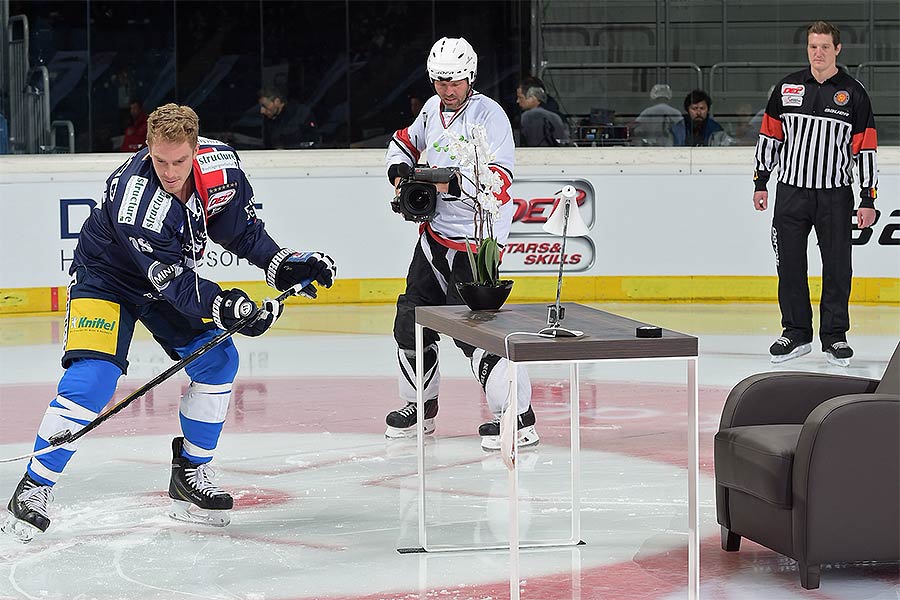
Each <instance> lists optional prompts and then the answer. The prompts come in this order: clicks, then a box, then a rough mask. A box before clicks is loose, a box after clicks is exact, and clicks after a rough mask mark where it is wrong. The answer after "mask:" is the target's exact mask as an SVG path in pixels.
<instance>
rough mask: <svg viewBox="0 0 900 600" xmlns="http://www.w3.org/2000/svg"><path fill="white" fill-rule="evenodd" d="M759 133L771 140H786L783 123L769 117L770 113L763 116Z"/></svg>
mask: <svg viewBox="0 0 900 600" xmlns="http://www.w3.org/2000/svg"><path fill="white" fill-rule="evenodd" d="M759 133H760V134H761V135H765V136H768V137H770V138H775V139H776V140H784V131H782V129H781V121H780V120H778V119H776V118H774V117H771V116H769V113H765V114H764V115H763V120H762V125H761V126H760V128H759Z"/></svg>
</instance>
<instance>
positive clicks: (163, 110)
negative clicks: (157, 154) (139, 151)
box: [147, 102, 200, 148]
mask: <svg viewBox="0 0 900 600" xmlns="http://www.w3.org/2000/svg"><path fill="white" fill-rule="evenodd" d="M199 134H200V117H198V116H197V113H195V112H194V109H193V108H191V107H190V106H179V105H178V104H174V103H171V102H170V103H169V104H165V105H163V106H160V107H159V108H157V109H156V110H154V111H153V112H152V113H150V116H149V117H147V144H148V145H150V144H153V143H154V142H171V143H173V144H180V143H181V142H187V143H188V144H190V146H191V148H193V147H194V146H196V145H197V137H198V136H199Z"/></svg>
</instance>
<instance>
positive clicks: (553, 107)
mask: <svg viewBox="0 0 900 600" xmlns="http://www.w3.org/2000/svg"><path fill="white" fill-rule="evenodd" d="M519 87H521V88H522V89H528V88H530V87H536V88H541V89H542V90H544V96H545V99H544V101H543V102H542V103H541V106H542V107H543V108H544V109H546V110H549V111H550V112H552V113H556V114H557V115H559V118H560V119H563V121H565V118H566V115H564V114H563V113H562V111H561V110H560V108H559V103H558V102H557V101H556V98H554V97H553V96H551V95H550V94H548V93H547V86H546V85H544V82H543V81H541V80H540V79H538V78H537V77H534V76H533V75H526V76H524V77H522V81H521V82H519Z"/></svg>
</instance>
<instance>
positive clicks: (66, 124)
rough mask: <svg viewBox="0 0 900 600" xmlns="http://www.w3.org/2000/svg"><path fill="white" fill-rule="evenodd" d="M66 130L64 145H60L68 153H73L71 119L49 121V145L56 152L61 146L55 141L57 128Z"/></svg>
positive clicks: (73, 140) (73, 126)
mask: <svg viewBox="0 0 900 600" xmlns="http://www.w3.org/2000/svg"><path fill="white" fill-rule="evenodd" d="M61 128H64V129H65V130H66V145H65V146H62V148H65V150H66V152H68V153H69V154H75V124H74V123H73V122H72V121H53V122H52V123H50V146H51V147H52V148H53V151H54V152H58V151H59V149H60V148H61V146H60V145H59V144H58V143H57V141H56V132H57V131H59V129H61Z"/></svg>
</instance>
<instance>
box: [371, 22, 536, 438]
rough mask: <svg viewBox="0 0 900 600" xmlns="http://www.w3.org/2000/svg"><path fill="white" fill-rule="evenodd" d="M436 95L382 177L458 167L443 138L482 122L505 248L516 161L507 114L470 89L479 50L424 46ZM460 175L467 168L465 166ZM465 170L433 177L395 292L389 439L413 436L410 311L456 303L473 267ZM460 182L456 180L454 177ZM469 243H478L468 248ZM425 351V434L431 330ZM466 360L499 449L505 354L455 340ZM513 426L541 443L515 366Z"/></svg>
mask: <svg viewBox="0 0 900 600" xmlns="http://www.w3.org/2000/svg"><path fill="white" fill-rule="evenodd" d="M426 67H427V70H428V77H429V78H430V79H431V82H432V84H433V85H434V90H435V92H436V93H435V95H434V96H432V97H431V98H430V99H429V100H428V101H427V102H425V105H424V106H423V107H422V110H421V112H420V113H419V115H418V116H417V117H416V119H415V121H413V123H412V125H410V126H409V127H407V128H405V129H401V130H399V131H397V132H396V133H395V134H394V136H393V139H392V140H391V143H390V145H389V147H388V151H387V155H386V160H385V162H386V163H387V166H388V179H389V180H390V181H391V183H393V184H394V186H395V187H396V186H397V185H398V184H399V183H400V179H401V174H403V173H405V172H407V168H408V167H411V166H413V165H416V164H425V165H427V166H430V167H458V166H459V164H458V163H459V161H458V159H457V157H455V156H453V155H452V153H451V152H448V151H447V146H448V140H450V139H458V138H459V137H460V136H463V137H465V138H466V139H469V140H471V139H472V137H473V127H475V126H481V127H483V128H484V131H485V133H486V136H487V140H488V144H489V146H490V152H491V154H493V155H494V157H495V158H494V161H493V162H492V163H491V164H490V168H491V170H492V171H494V172H496V173H497V174H499V176H500V178H501V180H502V182H503V185H502V189H501V190H500V192H499V193H496V196H497V199H498V200H499V201H500V202H501V209H500V218H499V219H494V222H493V227H494V230H493V231H494V237H496V238H497V241H498V243H499V244H500V245H501V246H502V245H503V244H505V243H506V239H507V237H508V236H509V229H510V226H511V224H512V217H513V212H514V206H513V203H512V202H511V201H510V197H509V193H508V189H509V186H510V184H511V183H512V179H513V167H514V162H515V156H514V144H513V136H512V127H511V126H510V123H509V119H508V117H507V116H506V113H505V112H504V111H503V109H502V108H501V107H500V105H499V104H497V103H496V102H495V101H494V100H492V99H490V98H488V97H487V96H485V95H483V94H480V93H478V92H477V91H475V89H474V88H473V84H474V82H475V76H476V73H477V70H478V68H477V67H478V57H477V55H476V54H475V51H474V50H473V49H472V46H471V45H470V44H469V43H468V42H467V41H466V40H465V39H464V38H441V39H440V40H438V41H437V42H436V43H435V44H434V46H433V47H432V48H431V52H430V53H429V55H428V60H427V63H426ZM463 175H466V173H465V172H463ZM472 180H474V178H473V177H472V174H471V173H468V177H466V176H464V177H461V178H453V179H452V180H451V182H450V183H449V184H447V183H445V184H438V186H437V189H438V192H439V193H438V201H437V210H436V213H435V214H434V216H433V217H432V218H431V220H430V221H428V222H425V223H423V224H422V225H421V226H420V232H419V233H420V235H419V240H418V242H417V244H416V247H415V250H414V252H413V257H412V262H411V263H410V265H409V273H408V275H407V279H406V282H407V283H406V290H405V292H404V293H403V294H402V295H401V296H400V297H399V298H398V299H397V314H396V317H395V320H394V339H395V340H396V342H397V346H398V350H397V356H398V362H399V367H400V375H399V377H398V381H399V388H400V389H399V391H400V399H401V400H402V401H403V403H404V406H403V407H401V408H400V409H399V410H395V411H392V412H390V413H388V415H387V418H386V419H385V420H386V422H387V430H386V432H385V435H386V436H387V437H388V438H403V437H412V436H414V435H415V424H416V420H417V415H416V389H415V381H416V379H415V377H416V375H415V374H416V367H415V358H416V353H415V309H416V306H440V305H455V304H463V303H464V302H463V300H462V298H461V297H460V295H459V293H458V292H457V290H456V283H457V282H464V281H472V280H473V274H472V271H471V267H470V265H469V261H468V257H467V255H466V243H467V241H466V238H468V239H469V240H474V239H476V236H475V222H474V217H475V209H474V206H473V203H472V202H471V201H466V200H465V198H467V197H468V198H472V197H474V196H475V189H474V185H473V184H472ZM460 181H461V182H462V183H460ZM472 250H473V251H474V250H476V248H475V247H474V246H472ZM424 335H425V339H424V344H425V351H424V360H425V364H424V365H423V367H424V373H425V378H424V381H425V390H424V393H425V415H424V424H425V433H432V432H434V418H435V416H436V415H437V412H438V388H439V385H440V372H439V360H438V344H437V341H438V334H437V333H436V332H435V331H432V330H430V329H426V330H425V332H424ZM456 345H457V346H459V348H460V349H461V350H462V351H463V352H464V353H465V355H466V356H467V357H468V358H469V359H470V361H471V365H472V372H473V374H474V375H475V377H476V378H477V379H478V380H479V382H480V383H481V386H482V388H483V389H484V392H485V396H486V397H487V402H488V407H489V408H490V410H491V412H492V413H493V414H494V416H495V419H494V420H492V421H490V422H488V423H484V424H483V425H481V427H479V430H478V432H479V435H480V436H481V439H482V442H481V445H482V448H484V449H485V450H497V449H499V448H500V441H499V437H500V424H499V417H500V415H501V413H502V411H503V408H504V407H505V405H506V402H507V395H508V394H507V391H508V383H507V360H506V359H505V358H501V357H499V356H497V355H494V354H489V353H487V352H485V351H484V350H482V349H480V348H475V347H473V346H470V345H468V344H465V343H462V342H459V341H456ZM518 373H519V380H518V382H517V385H518V398H519V406H518V407H517V413H518V427H519V440H518V444H519V447H520V448H523V447H527V446H533V445H535V444H537V443H538V435H537V432H536V431H535V428H534V423H535V416H534V411H533V410H532V409H531V382H530V380H529V379H528V375H527V373H526V372H525V369H519V370H518Z"/></svg>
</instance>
